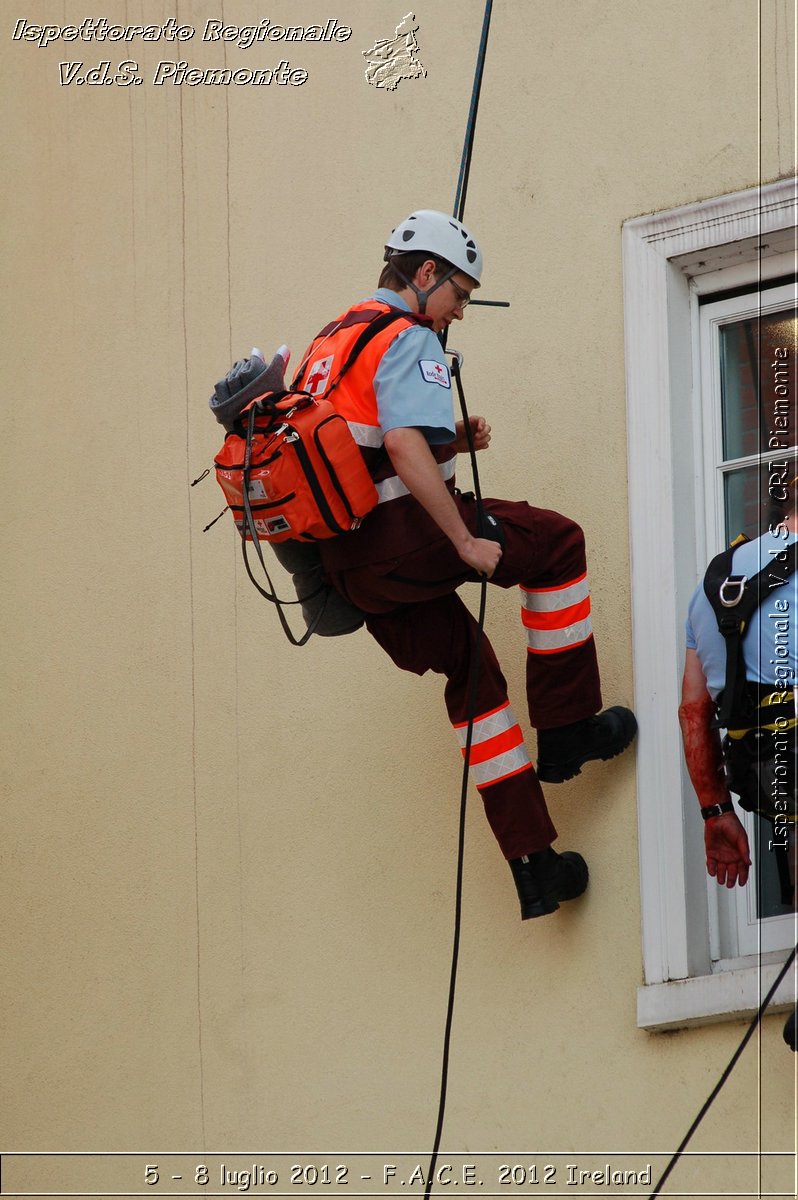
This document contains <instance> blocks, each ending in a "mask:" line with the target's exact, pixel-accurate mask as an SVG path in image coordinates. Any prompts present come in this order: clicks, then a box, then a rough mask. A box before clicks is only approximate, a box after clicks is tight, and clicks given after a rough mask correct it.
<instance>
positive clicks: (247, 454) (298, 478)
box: [214, 309, 411, 557]
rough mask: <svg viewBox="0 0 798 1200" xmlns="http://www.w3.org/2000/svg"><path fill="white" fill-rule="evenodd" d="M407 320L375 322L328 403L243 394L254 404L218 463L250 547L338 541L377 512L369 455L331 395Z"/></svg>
mask: <svg viewBox="0 0 798 1200" xmlns="http://www.w3.org/2000/svg"><path fill="white" fill-rule="evenodd" d="M408 316H411V314H409V313H406V312H404V311H399V310H398V309H392V310H391V311H390V312H386V313H381V314H380V315H379V316H378V317H375V318H374V319H373V320H371V321H369V322H368V324H367V325H366V327H365V328H364V330H363V332H362V333H361V334H360V336H359V337H358V339H357V341H356V342H355V343H354V345H353V347H352V349H351V351H350V353H349V357H348V358H347V359H346V362H345V363H344V364H343V366H342V367H341V369H340V371H339V372H338V374H337V375H336V377H335V379H334V380H333V382H332V383H331V384H330V386H329V387H328V388H327V389H326V391H325V394H324V396H323V397H321V398H316V397H314V396H312V395H310V394H309V393H308V392H304V391H301V390H299V391H291V390H288V391H268V392H265V393H263V394H261V395H256V397H255V398H254V399H251V400H250V399H249V397H251V395H252V385H250V387H248V388H247V389H246V393H242V398H243V397H244V396H246V399H247V400H249V403H246V405H245V407H242V409H241V411H240V412H239V414H238V416H237V418H236V419H235V420H234V421H233V422H232V432H230V433H228V435H227V437H226V438H225V441H224V445H223V446H222V449H221V451H220V452H219V454H217V456H216V458H215V459H214V466H215V468H216V478H217V480H218V482H219V486H220V487H221V489H222V491H223V492H224V495H225V499H226V500H227V505H228V507H229V509H230V511H231V512H232V514H233V519H234V520H235V523H236V526H237V528H238V531H239V533H240V534H241V537H242V539H243V540H244V541H245V542H246V541H265V542H274V543H277V542H284V541H289V540H291V541H299V542H316V541H320V540H322V539H324V538H331V537H337V536H339V535H340V534H342V533H347V532H349V530H352V529H356V528H357V527H358V525H359V524H360V522H361V521H362V519H363V517H365V516H366V515H367V513H369V512H371V510H372V508H374V507H375V505H376V503H377V490H376V488H375V487H374V483H373V482H372V479H371V476H370V474H369V472H368V469H367V467H366V464H365V462H364V461H363V456H362V455H361V453H360V450H359V449H358V446H357V443H356V442H355V440H354V438H353V437H352V435H351V433H350V432H349V426H348V424H347V422H346V421H345V420H344V418H343V417H341V416H340V415H339V414H338V413H337V412H336V411H335V409H334V407H333V405H332V404H331V403H330V402H329V400H328V399H327V397H328V396H329V395H330V393H331V392H333V391H334V389H335V388H336V387H337V386H338V384H339V383H340V382H341V379H342V378H343V376H344V375H345V374H346V372H347V371H348V370H349V368H350V367H351V366H352V364H353V363H354V361H355V359H356V358H357V357H358V355H359V354H360V352H361V351H362V350H363V349H364V348H365V346H366V345H367V344H368V343H369V342H370V341H371V339H372V338H374V337H375V336H376V335H377V334H378V333H380V332H381V331H382V330H383V329H385V328H386V327H387V326H388V325H390V324H392V323H393V322H394V321H397V320H401V319H404V320H407V318H408ZM256 383H257V380H256V381H255V384H256ZM244 553H245V557H246V547H245V549H244Z"/></svg>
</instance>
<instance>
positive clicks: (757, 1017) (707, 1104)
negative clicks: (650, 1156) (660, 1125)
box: [648, 946, 798, 1200]
mask: <svg viewBox="0 0 798 1200" xmlns="http://www.w3.org/2000/svg"><path fill="white" fill-rule="evenodd" d="M796 954H798V946H796V947H795V949H794V950H793V952H792V954H791V955H790V957H789V958H788V959H787V961H786V963H785V964H784V966H783V967H782V968H781V970H780V971H779V974H778V975H777V976H776V980H775V983H774V984H773V986H772V988H771V989H770V991H769V992H768V994H767V996H765V999H764V1000H763V1001H762V1003H761V1004H760V1006H759V1009H758V1010H757V1013H756V1015H755V1016H754V1019H753V1020H752V1022H751V1024H750V1025H749V1026H748V1028H747V1029H746V1031H745V1036H744V1037H743V1040H742V1041H741V1042H740V1045H739V1046H738V1047H737V1049H736V1050H735V1052H734V1054H733V1055H732V1056H731V1059H730V1060H729V1065H728V1066H727V1067H726V1069H725V1071H724V1072H723V1074H722V1075H721V1077H720V1079H719V1080H718V1082H717V1083H716V1084H715V1087H714V1088H713V1089H712V1091H711V1092H710V1094H709V1096H708V1097H707V1099H706V1100H705V1101H704V1104H703V1105H702V1106H701V1111H700V1112H699V1114H698V1116H697V1117H696V1119H695V1120H694V1121H693V1123H692V1125H691V1126H690V1128H689V1129H688V1130H687V1133H686V1134H685V1135H684V1137H683V1138H682V1141H681V1143H680V1145H679V1148H678V1150H676V1152H675V1153H674V1155H673V1158H672V1159H671V1160H670V1162H669V1163H668V1165H667V1167H666V1168H665V1170H664V1171H663V1173H662V1175H661V1176H660V1178H659V1179H658V1181H657V1183H656V1185H655V1187H654V1191H653V1192H652V1193H651V1195H650V1196H649V1197H648V1200H655V1198H656V1197H657V1196H659V1195H660V1194H661V1191H662V1186H663V1184H664V1183H665V1180H666V1179H667V1178H668V1176H669V1175H670V1173H671V1171H672V1170H673V1168H674V1167H675V1166H676V1164H677V1162H678V1161H679V1159H680V1158H681V1156H682V1154H683V1153H684V1150H685V1148H686V1146H687V1144H688V1142H689V1141H690V1139H691V1138H692V1136H693V1134H694V1133H695V1131H696V1129H698V1126H699V1125H700V1124H701V1122H702V1121H703V1119H704V1117H705V1116H706V1115H707V1113H708V1112H709V1110H710V1108H711V1107H712V1105H713V1104H714V1102H715V1100H716V1098H717V1096H718V1093H719V1092H720V1089H721V1088H722V1087H723V1085H724V1083H725V1082H726V1080H727V1079H728V1078H729V1076H730V1075H731V1073H732V1071H733V1070H734V1067H735V1066H736V1064H737V1060H738V1059H739V1057H740V1055H741V1054H742V1052H743V1050H745V1048H746V1046H747V1045H748V1043H749V1042H750V1040H751V1038H752V1037H753V1036H754V1030H755V1029H756V1027H757V1025H758V1024H759V1022H760V1021H761V1020H762V1017H763V1016H764V1015H765V1010H766V1009H767V1006H768V1005H769V1004H770V1002H771V1000H772V999H773V997H774V996H775V994H776V991H777V989H778V986H779V984H780V983H781V981H782V979H784V977H785V975H786V974H787V972H788V971H789V969H790V966H791V964H792V962H793V960H794V958H795V956H796Z"/></svg>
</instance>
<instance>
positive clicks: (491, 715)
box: [453, 700, 532, 788]
mask: <svg viewBox="0 0 798 1200" xmlns="http://www.w3.org/2000/svg"><path fill="white" fill-rule="evenodd" d="M453 728H454V732H455V734H456V736H457V740H458V741H459V743H460V752H461V754H462V755H463V758H465V745H466V740H467V737H468V722H467V721H464V722H463V723H462V724H458V725H455V726H454V727H453ZM468 766H469V770H470V771H471V778H472V779H473V781H474V784H475V786H476V787H477V788H484V787H490V786H491V784H494V783H499V782H500V781H501V780H503V779H509V778H510V776H511V775H517V774H518V773H519V772H520V771H528V770H529V769H530V768H531V766H532V763H531V762H530V759H529V755H528V754H527V751H526V746H525V745H524V735H523V733H522V732H521V726H520V725H519V724H518V722H517V721H516V719H515V714H514V713H513V710H512V708H511V707H510V702H509V700H508V701H506V702H505V703H504V704H502V705H501V707H500V708H494V709H492V710H491V711H490V712H487V713H483V714H482V716H479V717H475V719H474V728H473V733H472V737H471V752H470V754H469V759H468Z"/></svg>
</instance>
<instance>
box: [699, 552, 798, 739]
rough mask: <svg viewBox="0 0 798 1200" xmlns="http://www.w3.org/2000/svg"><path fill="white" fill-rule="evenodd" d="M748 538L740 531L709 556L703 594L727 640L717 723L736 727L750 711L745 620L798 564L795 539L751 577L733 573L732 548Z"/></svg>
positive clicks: (748, 715)
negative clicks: (724, 547)
mask: <svg viewBox="0 0 798 1200" xmlns="http://www.w3.org/2000/svg"><path fill="white" fill-rule="evenodd" d="M747 541H749V538H747V537H746V536H745V535H744V534H741V535H740V537H738V538H736V539H735V540H734V541H733V542H732V544H731V546H729V548H728V549H727V550H723V551H721V553H720V554H718V555H716V556H715V558H713V559H712V562H711V563H710V564H709V566H708V567H707V570H706V574H705V575H704V594H705V595H706V597H707V600H708V601H709V603H710V604H711V605H712V611H713V612H714V614H715V619H716V621H717V623H718V630H719V631H720V633H721V634H722V635H723V638H724V641H725V643H726V680H725V683H724V685H723V691H722V692H721V694H720V696H719V697H718V711H717V717H716V725H717V726H718V727H723V728H728V727H729V725H730V723H731V724H732V725H733V727H735V728H736V727H738V726H742V725H743V724H744V723H745V721H746V720H748V719H750V718H751V715H752V713H751V710H750V708H749V705H748V704H747V703H746V678H745V659H744V657H743V638H744V637H745V633H746V631H747V629H748V623H749V621H750V620H751V617H752V616H753V614H754V613H755V612H756V610H757V609H758V608H759V606H760V604H761V603H762V601H763V600H764V599H765V597H766V596H767V595H769V593H770V592H771V591H772V590H773V588H774V587H781V586H782V585H783V584H785V583H786V582H787V580H788V579H789V578H790V576H791V575H793V574H794V573H795V570H796V567H798V542H792V543H791V544H790V545H789V546H788V547H787V548H786V550H785V551H784V555H783V556H782V555H779V556H778V557H776V558H774V559H773V560H772V562H769V563H767V565H766V566H764V567H763V568H762V569H761V570H760V571H758V572H757V574H756V575H753V576H752V577H751V578H750V579H749V578H748V576H746V575H732V573H731V570H732V558H733V556H734V551H735V550H736V549H737V547H738V546H740V545H742V544H743V542H747Z"/></svg>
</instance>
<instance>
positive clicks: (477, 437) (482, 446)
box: [453, 417, 490, 454]
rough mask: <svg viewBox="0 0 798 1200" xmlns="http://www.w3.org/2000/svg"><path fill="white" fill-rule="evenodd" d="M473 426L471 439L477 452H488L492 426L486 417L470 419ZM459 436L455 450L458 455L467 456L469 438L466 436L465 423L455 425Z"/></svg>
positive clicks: (455, 443)
mask: <svg viewBox="0 0 798 1200" xmlns="http://www.w3.org/2000/svg"><path fill="white" fill-rule="evenodd" d="M468 421H469V424H470V426H471V437H472V439H473V442H474V449H475V450H487V448H488V446H489V445H490V425H489V424H488V422H487V421H486V420H485V418H484V417H469V419H468ZM455 432H456V434H457V436H456V437H455V439H454V443H453V445H454V448H455V450H456V451H457V453H458V454H465V453H466V451H467V450H468V436H467V434H466V427H465V421H458V422H457V424H456V425H455Z"/></svg>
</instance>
